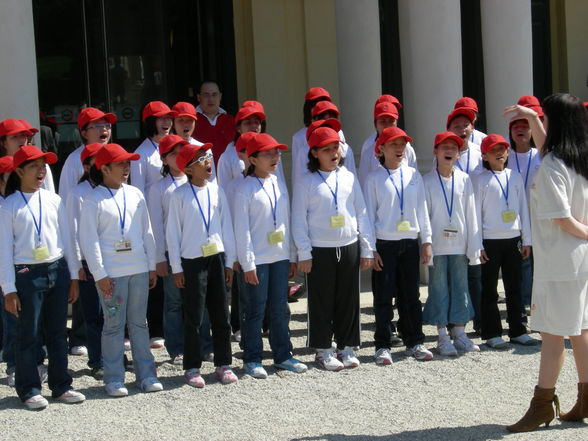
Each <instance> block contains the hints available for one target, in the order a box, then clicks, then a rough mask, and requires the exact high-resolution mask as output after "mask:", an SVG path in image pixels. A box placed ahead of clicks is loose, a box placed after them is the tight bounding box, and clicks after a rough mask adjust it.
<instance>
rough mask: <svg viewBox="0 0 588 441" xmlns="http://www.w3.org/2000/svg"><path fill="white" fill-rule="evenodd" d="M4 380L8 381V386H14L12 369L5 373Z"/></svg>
mask: <svg viewBox="0 0 588 441" xmlns="http://www.w3.org/2000/svg"><path fill="white" fill-rule="evenodd" d="M6 382H7V383H8V385H9V386H10V387H14V384H15V380H14V371H13V372H10V373H9V374H7V376H6Z"/></svg>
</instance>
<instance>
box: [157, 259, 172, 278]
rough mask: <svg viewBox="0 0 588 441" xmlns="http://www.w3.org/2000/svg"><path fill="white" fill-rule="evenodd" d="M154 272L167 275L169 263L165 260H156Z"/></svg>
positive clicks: (162, 275) (160, 275)
mask: <svg viewBox="0 0 588 441" xmlns="http://www.w3.org/2000/svg"><path fill="white" fill-rule="evenodd" d="M155 272H156V273H157V275H158V276H159V277H167V276H169V265H168V264H167V262H158V263H157V264H156V265H155Z"/></svg>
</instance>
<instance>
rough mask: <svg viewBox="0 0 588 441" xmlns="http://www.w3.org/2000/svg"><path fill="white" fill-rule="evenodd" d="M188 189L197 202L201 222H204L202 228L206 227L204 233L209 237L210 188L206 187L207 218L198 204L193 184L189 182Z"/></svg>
mask: <svg viewBox="0 0 588 441" xmlns="http://www.w3.org/2000/svg"><path fill="white" fill-rule="evenodd" d="M190 189H191V190H192V194H193V195H194V199H196V203H197V204H198V209H199V210H200V216H202V222H204V228H206V234H207V235H208V237H209V238H210V188H208V187H206V193H207V195H208V220H206V218H205V217H204V210H202V205H200V201H199V200H198V196H196V192H195V191H194V185H193V184H192V182H190Z"/></svg>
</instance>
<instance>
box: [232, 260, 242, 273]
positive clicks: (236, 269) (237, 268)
mask: <svg viewBox="0 0 588 441" xmlns="http://www.w3.org/2000/svg"><path fill="white" fill-rule="evenodd" d="M233 271H234V272H236V273H240V272H241V265H240V264H239V262H235V263H234V264H233Z"/></svg>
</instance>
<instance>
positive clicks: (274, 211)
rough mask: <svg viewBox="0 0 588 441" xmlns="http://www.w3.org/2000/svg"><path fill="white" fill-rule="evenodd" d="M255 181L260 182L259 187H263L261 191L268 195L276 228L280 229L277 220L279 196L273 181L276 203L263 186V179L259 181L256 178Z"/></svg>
mask: <svg viewBox="0 0 588 441" xmlns="http://www.w3.org/2000/svg"><path fill="white" fill-rule="evenodd" d="M255 179H257V182H259V185H260V186H261V189H262V190H263V192H264V193H265V194H266V195H267V197H268V199H269V201H270V207H271V209H272V216H273V218H274V228H278V226H277V220H276V218H277V211H278V196H277V195H276V186H275V185H274V183H273V181H272V188H273V189H274V201H275V202H273V201H272V198H271V196H270V194H269V193H268V192H267V190H266V189H265V187H264V186H263V182H261V179H259V178H258V177H257V176H255Z"/></svg>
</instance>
